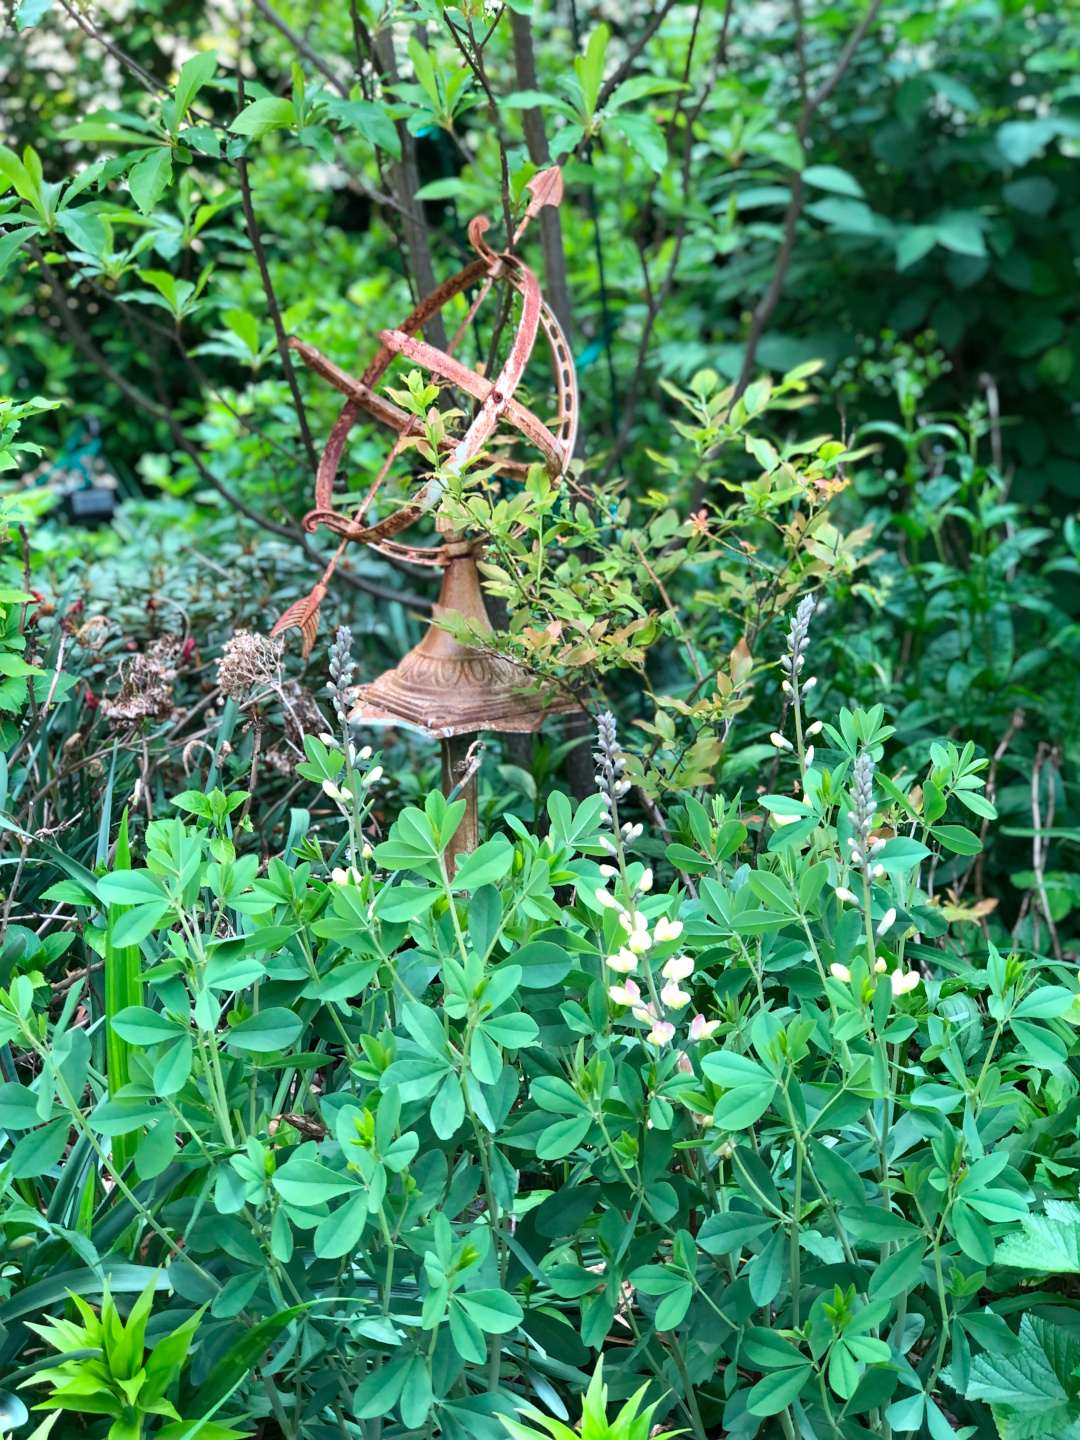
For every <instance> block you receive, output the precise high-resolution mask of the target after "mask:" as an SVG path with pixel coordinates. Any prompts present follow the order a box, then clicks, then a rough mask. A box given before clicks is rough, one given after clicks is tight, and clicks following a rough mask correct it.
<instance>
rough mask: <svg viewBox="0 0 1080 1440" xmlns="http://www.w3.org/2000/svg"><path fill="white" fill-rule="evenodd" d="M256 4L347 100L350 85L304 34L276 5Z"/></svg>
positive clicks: (261, 0) (259, 1)
mask: <svg viewBox="0 0 1080 1440" xmlns="http://www.w3.org/2000/svg"><path fill="white" fill-rule="evenodd" d="M254 5H255V9H256V10H258V11H260V12H261V13H262V14H263V15H265V16H266V18H267V20H269V21H270V24H271V25H273V26H274V28H275V29H276V30H280V31H281V33H282V35H284V36H285V39H286V40H288V42H289V44H290V45H291V46H292V47H293V49H294V50H296V51H297V52H298V53H299V54H301V55H303V57H304V59H305V60H310V61H311V63H312V65H314V66H315V69H316V70H318V71H319V73H320V74H321V75H324V76H325V77H326V79H327V80H329V82H330V84H331V85H332V86H333V87H334V89H335V90H336V91H337V92H338V94H339V95H341V96H343V97H344V98H345V99H346V100H347V99H348V98H349V87H348V85H346V84H345V82H344V81H343V80H342V79H341V77H340V76H339V75H337V74H335V72H334V71H333V69H331V67H330V65H329V64H328V63H327V61H325V60H324V59H323V57H322V56H321V55H320V54H319V52H318V51H317V50H315V49H313V48H312V47H311V46H310V45H309V44H308V42H307V41H306V40H305V39H304V37H303V36H302V35H298V34H297V33H296V31H295V30H294V29H293V28H292V26H291V25H290V24H289V23H288V22H287V21H286V20H283V19H282V17H281V16H280V15H279V14H278V13H277V11H276V10H275V9H274V7H273V6H272V5H268V4H267V0H254Z"/></svg>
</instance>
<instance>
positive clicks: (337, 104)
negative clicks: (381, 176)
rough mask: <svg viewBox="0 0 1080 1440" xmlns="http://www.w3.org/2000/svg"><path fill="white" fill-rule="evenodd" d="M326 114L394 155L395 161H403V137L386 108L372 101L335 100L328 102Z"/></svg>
mask: <svg viewBox="0 0 1080 1440" xmlns="http://www.w3.org/2000/svg"><path fill="white" fill-rule="evenodd" d="M326 113H327V114H328V115H329V116H331V117H332V118H333V119H334V120H336V121H337V122H338V124H339V125H345V126H347V127H348V128H349V129H351V130H356V131H357V132H358V133H359V134H361V135H362V136H363V137H364V139H365V140H369V141H370V142H371V144H372V145H376V146H378V148H379V149H380V150H385V151H387V153H388V154H390V155H393V157H394V159H395V160H400V159H401V137H400V136H399V135H398V132H397V126H396V125H395V124H394V122H393V120H391V118H390V116H389V115H388V114H387V112H386V109H385V107H384V106H382V105H377V104H375V103H374V102H373V101H371V100H341V99H336V98H335V99H331V100H327V101H326Z"/></svg>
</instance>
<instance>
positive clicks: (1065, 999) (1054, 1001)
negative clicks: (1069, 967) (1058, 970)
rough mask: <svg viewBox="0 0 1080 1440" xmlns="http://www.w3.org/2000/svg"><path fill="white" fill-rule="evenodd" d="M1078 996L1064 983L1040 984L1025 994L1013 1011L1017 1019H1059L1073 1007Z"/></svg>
mask: <svg viewBox="0 0 1080 1440" xmlns="http://www.w3.org/2000/svg"><path fill="white" fill-rule="evenodd" d="M1075 999H1076V996H1075V995H1074V994H1073V992H1072V991H1071V990H1066V989H1065V987H1064V985H1040V986H1039V987H1038V989H1036V990H1032V991H1031V993H1030V994H1028V995H1025V996H1024V998H1023V999H1022V1000H1021V1001H1020V1004H1019V1005H1018V1006H1017V1007H1016V1009H1015V1010H1014V1011H1013V1016H1014V1018H1016V1019H1030V1020H1057V1019H1060V1017H1061V1016H1062V1015H1064V1014H1065V1012H1066V1011H1067V1010H1070V1009H1071V1008H1072V1005H1073V1002H1074V1000H1075Z"/></svg>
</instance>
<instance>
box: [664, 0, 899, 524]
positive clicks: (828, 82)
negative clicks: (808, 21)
mask: <svg viewBox="0 0 1080 1440" xmlns="http://www.w3.org/2000/svg"><path fill="white" fill-rule="evenodd" d="M880 8H881V0H871V3H870V6H869V8H868V9H867V12H866V14H865V15H864V16H863V18H862V19H861V20H860V21H859V23H858V25H856V27H855V29H854V30H853V31H852V32H851V35H850V36H849V38H848V42H847V44H846V45H845V46H844V48H843V50H841V52H840V56H839V58H838V59H837V62H836V64H835V66H834V67H833V70H832V72H831V74H829V75H828V76H827V77H826V78H825V80H823V81H822V83H821V84H820V85H819V86H818V88H817V89H816V90H815V91H813V93H812V94H810V95H809V96H807V95H806V94H805V92H804V93H803V101H802V105H801V107H800V114H799V123H798V126H797V127H796V136H797V138H798V142H799V148H800V150H802V151H803V153H804V156H805V151H806V138H807V135H808V134H809V131H810V124H811V122H812V121H813V118H814V116H815V115H816V114H817V112H818V110H819V109H820V107H821V106H822V104H823V103H824V102H825V101H826V100H827V99H828V98H829V96H830V95H831V94H832V92H833V91H834V90H835V89H836V87H837V85H839V83H840V81H841V80H842V79H843V78H844V75H845V74H846V73H847V69H848V66H849V65H850V64H851V62H852V60H853V59H854V58H855V52H856V50H857V49H858V48H859V45H860V43H861V41H862V38H863V36H864V35H865V34H866V32H867V30H869V28H870V26H871V25H872V24H873V23H874V20H875V19H876V18H877V13H878V11H879V10H880ZM795 14H796V20H797V22H798V33H799V36H800V42H799V43H800V50H799V54H800V57H801V55H802V48H801V47H802V39H801V36H802V10H801V7H800V5H799V3H798V0H796V8H795ZM804 84H805V79H804V76H803V72H802V69H801V68H800V86H802V85H804ZM802 207H803V182H802V173H801V171H796V173H795V175H794V176H793V178H792V182H791V198H790V200H789V201H788V206H787V210H786V211H785V213H784V238H783V240H782V241H781V242H780V250H779V252H778V253H777V256H776V263H775V265H774V267H773V277H772V281H771V282H770V284H769V288H768V289H767V290H766V292H765V294H764V295H763V296H762V298H761V300H760V301H759V302H758V304H757V305H756V306H755V308H754V314H753V318H752V320H751V322H750V329H749V332H748V333H747V336H746V354H745V356H744V357H743V365H742V370H741V371H740V372H739V378H738V380H737V382H736V385H735V394H734V396H733V397H732V399H733V401H734V400H737V399H738V398H739V397H740V396H741V395H742V394H743V392H744V391H745V389H746V387H747V386H748V385H749V384H750V377H751V376H752V375H753V373H754V365H755V362H756V357H757V347H758V342H759V341H760V339H761V336H762V332H763V331H764V329H765V326H766V325H767V324H768V323H769V321H770V319H771V318H772V313H773V311H774V310H775V309H776V307H777V305H778V304H779V301H780V296H781V295H782V294H783V293H784V282H785V281H786V279H787V272H788V267H789V265H790V264H791V255H792V251H793V250H794V248H795V234H796V230H797V228H798V224H799V219H800V217H801V215H802ZM691 508H693V507H691Z"/></svg>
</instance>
